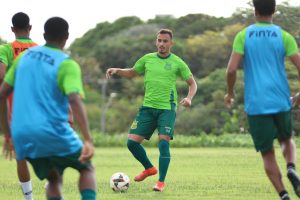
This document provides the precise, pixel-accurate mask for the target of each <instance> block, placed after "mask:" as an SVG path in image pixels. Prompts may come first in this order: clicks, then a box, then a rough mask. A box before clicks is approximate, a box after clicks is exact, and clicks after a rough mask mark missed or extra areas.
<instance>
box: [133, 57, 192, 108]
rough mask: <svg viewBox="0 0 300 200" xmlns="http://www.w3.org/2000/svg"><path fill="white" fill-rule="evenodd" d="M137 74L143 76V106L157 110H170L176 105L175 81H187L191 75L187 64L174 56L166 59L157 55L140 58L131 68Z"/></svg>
mask: <svg viewBox="0 0 300 200" xmlns="http://www.w3.org/2000/svg"><path fill="white" fill-rule="evenodd" d="M133 69H134V70H135V71H136V72H137V73H138V74H143V75H144V89H145V97H144V102H143V106H146V107H151V108H157V109H168V110H170V109H171V104H172V103H175V104H176V105H177V90H176V79H177V78H178V77H181V78H182V79H183V80H188V79H189V78H190V76H191V75H192V73H191V71H190V69H189V67H188V66H187V64H186V63H185V62H184V61H183V60H182V59H181V58H179V57H178V56H176V55H175V54H170V55H169V56H168V57H166V58H162V57H160V56H159V55H158V54H157V53H149V54H146V55H144V56H143V57H141V58H140V59H139V60H138V61H137V62H136V63H135V65H134V66H133Z"/></svg>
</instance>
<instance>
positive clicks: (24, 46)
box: [11, 41, 37, 59]
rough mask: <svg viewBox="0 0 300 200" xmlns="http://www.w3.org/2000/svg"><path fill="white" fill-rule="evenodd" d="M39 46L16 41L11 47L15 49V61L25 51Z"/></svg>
mask: <svg viewBox="0 0 300 200" xmlns="http://www.w3.org/2000/svg"><path fill="white" fill-rule="evenodd" d="M36 45H37V44H36V43H34V42H32V43H22V42H19V41H14V42H13V43H11V47H12V49H13V53H14V59H15V58H16V57H17V56H18V55H19V54H20V53H21V52H23V51H25V50H26V49H28V48H30V47H33V46H36Z"/></svg>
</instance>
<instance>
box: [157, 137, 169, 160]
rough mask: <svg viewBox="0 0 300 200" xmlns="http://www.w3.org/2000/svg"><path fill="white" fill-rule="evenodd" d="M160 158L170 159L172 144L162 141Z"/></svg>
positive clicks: (160, 143)
mask: <svg viewBox="0 0 300 200" xmlns="http://www.w3.org/2000/svg"><path fill="white" fill-rule="evenodd" d="M158 148H159V152H160V156H163V157H170V144H169V142H168V141H166V140H160V141H159V143H158Z"/></svg>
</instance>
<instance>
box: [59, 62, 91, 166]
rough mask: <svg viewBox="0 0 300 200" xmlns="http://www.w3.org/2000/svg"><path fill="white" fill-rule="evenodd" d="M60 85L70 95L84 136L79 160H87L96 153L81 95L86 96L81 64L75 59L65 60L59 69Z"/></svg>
mask: <svg viewBox="0 0 300 200" xmlns="http://www.w3.org/2000/svg"><path fill="white" fill-rule="evenodd" d="M58 85H59V87H60V89H61V91H62V92H63V93H64V94H66V95H67V96H68V99H69V103H70V106H71V110H72V112H73V117H74V119H75V121H76V122H77V124H78V126H79V129H80V132H81V134H82V136H83V140H84V146H83V149H82V151H81V156H80V158H79V160H80V161H81V162H85V161H87V160H90V159H91V158H92V157H93V155H94V146H93V142H92V137H91V134H90V129H89V122H88V117H87V114H86V110H85V107H84V104H83V102H82V99H81V97H84V92H83V87H82V79H81V70H80V66H79V65H78V64H77V63H76V62H75V61H73V60H71V59H68V60H65V61H64V62H63V63H62V64H61V66H60V69H59V71H58Z"/></svg>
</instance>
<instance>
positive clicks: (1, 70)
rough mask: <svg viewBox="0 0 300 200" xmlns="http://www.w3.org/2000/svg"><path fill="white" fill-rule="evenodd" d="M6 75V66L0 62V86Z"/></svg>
mask: <svg viewBox="0 0 300 200" xmlns="http://www.w3.org/2000/svg"><path fill="white" fill-rule="evenodd" d="M5 73H6V65H5V64H4V63H2V62H0V84H1V83H2V82H3V79H4V76H5Z"/></svg>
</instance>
